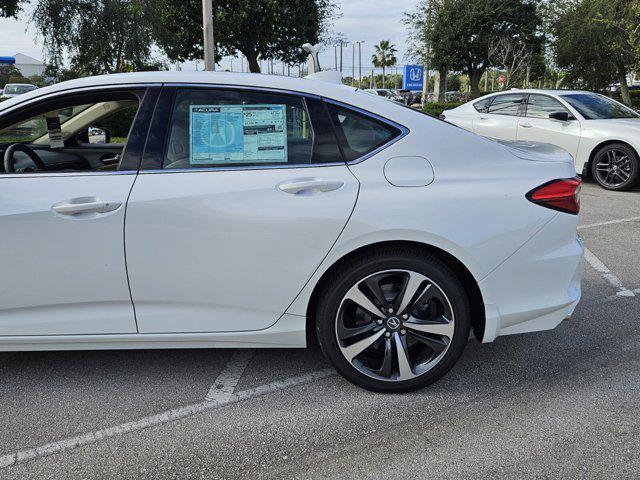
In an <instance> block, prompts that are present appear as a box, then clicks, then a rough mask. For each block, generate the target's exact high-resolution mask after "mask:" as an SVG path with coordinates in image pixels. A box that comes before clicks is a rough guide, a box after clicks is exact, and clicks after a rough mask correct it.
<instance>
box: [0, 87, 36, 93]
mask: <svg viewBox="0 0 640 480" xmlns="http://www.w3.org/2000/svg"><path fill="white" fill-rule="evenodd" d="M35 89H36V87H34V86H33V85H7V86H6V87H5V89H4V94H5V95H20V94H23V93H27V92H30V91H31V90H35Z"/></svg>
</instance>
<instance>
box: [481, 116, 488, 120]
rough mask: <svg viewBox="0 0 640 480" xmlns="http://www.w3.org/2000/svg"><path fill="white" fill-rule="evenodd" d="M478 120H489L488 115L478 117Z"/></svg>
mask: <svg viewBox="0 0 640 480" xmlns="http://www.w3.org/2000/svg"><path fill="white" fill-rule="evenodd" d="M480 120H489V117H480Z"/></svg>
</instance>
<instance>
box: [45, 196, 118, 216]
mask: <svg viewBox="0 0 640 480" xmlns="http://www.w3.org/2000/svg"><path fill="white" fill-rule="evenodd" d="M121 205H122V202H118V201H104V200H100V199H98V198H94V197H82V198H72V199H71V200H65V201H63V202H60V203H56V204H55V205H54V206H53V207H51V208H52V209H53V211H54V212H56V213H58V214H60V215H69V216H73V215H78V214H81V213H108V212H113V211H115V210H117V209H118V208H120V206H121Z"/></svg>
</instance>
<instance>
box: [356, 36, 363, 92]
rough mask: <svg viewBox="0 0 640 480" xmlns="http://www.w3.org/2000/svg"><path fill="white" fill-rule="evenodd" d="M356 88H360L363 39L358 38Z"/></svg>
mask: <svg viewBox="0 0 640 480" xmlns="http://www.w3.org/2000/svg"><path fill="white" fill-rule="evenodd" d="M356 43H357V44H358V88H362V44H363V43H364V40H358V41H357V42H356Z"/></svg>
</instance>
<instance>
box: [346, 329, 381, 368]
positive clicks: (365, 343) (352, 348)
mask: <svg viewBox="0 0 640 480" xmlns="http://www.w3.org/2000/svg"><path fill="white" fill-rule="evenodd" d="M382 335H384V330H378V331H377V332H375V333H374V334H373V335H370V336H369V337H366V338H363V339H362V340H359V341H357V342H356V343H354V344H353V345H349V346H348V347H344V348H342V352H343V353H344V356H345V357H347V359H348V360H349V361H352V360H353V359H354V358H355V357H357V356H358V355H359V354H361V353H362V352H364V351H365V350H366V349H367V348H369V347H370V346H371V345H373V344H374V343H375V342H376V341H377V340H378V339H379V338H380V337H382Z"/></svg>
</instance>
